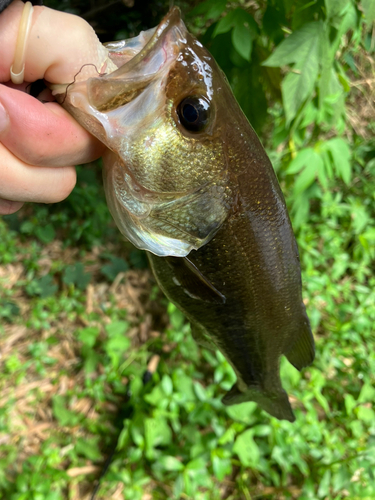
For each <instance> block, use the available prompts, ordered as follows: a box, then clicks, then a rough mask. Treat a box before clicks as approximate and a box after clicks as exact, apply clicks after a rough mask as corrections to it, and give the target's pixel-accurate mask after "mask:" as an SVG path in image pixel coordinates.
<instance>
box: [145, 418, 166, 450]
mask: <svg viewBox="0 0 375 500" xmlns="http://www.w3.org/2000/svg"><path fill="white" fill-rule="evenodd" d="M145 440H146V448H147V453H148V458H152V456H153V448H155V447H156V446H167V445H168V444H170V443H171V442H172V431H171V429H170V427H169V425H168V423H167V421H166V419H165V418H163V417H160V416H159V417H158V418H146V419H145Z"/></svg>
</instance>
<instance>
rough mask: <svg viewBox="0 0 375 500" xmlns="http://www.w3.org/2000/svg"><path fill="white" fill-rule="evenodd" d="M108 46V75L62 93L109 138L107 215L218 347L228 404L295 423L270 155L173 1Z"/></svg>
mask: <svg viewBox="0 0 375 500" xmlns="http://www.w3.org/2000/svg"><path fill="white" fill-rule="evenodd" d="M109 51H110V52H109V54H110V59H111V61H110V63H111V64H112V65H113V64H115V66H116V67H118V69H117V70H116V71H114V72H112V73H108V74H106V75H102V76H100V77H95V78H90V79H89V80H87V81H85V82H77V83H74V84H73V85H70V86H69V87H68V88H67V87H66V85H65V87H64V86H63V87H62V89H61V94H60V96H59V97H58V99H59V100H60V102H62V103H63V105H64V107H65V108H66V109H68V111H69V112H70V113H72V115H73V116H75V117H76V118H77V120H78V121H79V122H80V123H81V124H82V125H83V126H84V127H86V128H87V129H88V130H89V131H90V132H92V133H93V134H94V135H96V136H97V137H98V138H99V139H100V140H101V141H102V142H103V143H104V144H106V145H107V146H108V149H109V150H108V153H107V154H106V155H105V158H104V187H105V191H106V197H107V201H108V206H109V208H110V211H111V213H112V215H113V217H114V219H115V221H116V223H117V225H118V227H119V229H120V231H121V232H122V233H123V234H124V235H125V236H126V237H127V238H128V239H129V240H130V241H132V242H133V243H134V244H135V245H136V246H137V247H138V248H142V249H145V250H147V251H148V252H149V257H150V262H151V265H152V268H153V271H154V273H155V276H156V278H157V280H158V282H159V284H160V286H161V288H162V289H163V290H164V292H165V294H166V295H167V296H168V298H169V299H170V300H171V301H172V302H174V303H175V304H176V305H177V306H178V307H180V308H181V309H182V310H183V311H184V312H185V313H186V315H187V317H188V318H189V320H190V321H191V323H192V325H193V334H194V336H195V338H196V339H197V341H198V342H200V343H201V344H203V345H213V346H214V347H216V348H218V349H220V351H221V352H222V353H223V354H224V355H225V357H226V358H227V359H228V361H229V362H230V364H231V365H232V367H233V368H234V370H235V372H236V374H237V383H236V384H235V386H234V387H233V388H232V389H231V390H230V391H229V392H228V394H227V395H226V396H225V397H224V402H225V403H226V404H233V403H240V402H243V401H256V402H257V403H258V404H259V405H260V406H261V407H262V408H263V409H265V410H266V411H268V412H269V413H270V414H271V415H274V416H275V417H277V418H285V419H287V420H293V418H294V416H293V412H292V410H291V407H290V404H289V400H288V397H287V395H286V393H285V392H284V390H283V389H282V386H281V382H280V376H279V366H280V358H281V356H282V355H285V356H287V358H288V359H289V361H290V362H291V363H292V364H293V365H294V366H296V367H297V368H298V369H301V368H303V367H304V366H306V365H308V364H309V363H311V361H312V360H313V357H314V343H313V339H312V335H311V330H310V326H309V321H308V318H307V315H306V311H305V306H304V304H303V302H302V295H301V272H300V264H299V258H298V250H297V245H296V242H295V238H294V235H293V231H292V228H291V224H290V220H289V216H288V213H287V210H286V206H285V202H284V198H283V195H282V193H281V190H280V187H279V185H278V182H277V179H276V176H275V173H274V171H273V169H272V166H271V164H270V161H269V159H268V157H267V155H266V153H265V151H264V149H263V147H262V146H261V144H260V142H259V139H258V137H257V136H256V134H255V132H254V131H253V129H252V128H251V126H250V124H249V123H248V121H247V119H246V118H245V116H244V114H243V113H242V111H241V109H240V107H239V106H238V104H237V102H236V100H235V99H234V97H233V94H232V91H231V89H230V87H229V84H228V82H227V80H226V78H225V76H224V74H223V73H222V71H221V70H220V69H219V68H218V66H217V65H216V63H215V61H214V60H213V58H212V56H211V55H210V54H209V52H208V51H207V50H206V49H205V48H204V47H203V46H202V45H201V44H200V43H199V42H198V41H197V40H196V39H195V38H194V37H193V36H192V35H190V34H189V33H188V31H187V30H186V27H185V25H184V24H183V22H182V21H181V19H180V14H179V10H178V9H176V8H174V9H172V10H171V11H170V13H169V14H168V15H167V16H166V17H165V18H164V19H163V21H162V22H161V23H160V25H159V26H158V27H157V28H156V29H155V30H150V31H148V32H146V33H143V34H141V35H140V36H139V37H137V39H135V40H130V41H122V42H118V43H115V44H112V45H110V46H109ZM108 64H109V63H108ZM108 67H110V64H109V65H108Z"/></svg>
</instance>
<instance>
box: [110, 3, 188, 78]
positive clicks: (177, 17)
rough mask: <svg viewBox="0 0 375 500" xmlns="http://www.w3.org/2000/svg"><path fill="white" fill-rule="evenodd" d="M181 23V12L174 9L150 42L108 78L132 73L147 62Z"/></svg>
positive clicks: (164, 19)
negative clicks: (170, 32) (142, 62)
mask: <svg viewBox="0 0 375 500" xmlns="http://www.w3.org/2000/svg"><path fill="white" fill-rule="evenodd" d="M180 22H181V11H180V9H179V8H178V7H172V9H171V10H170V11H169V12H168V14H167V15H166V16H165V17H164V18H163V19H162V20H161V22H160V23H159V25H158V27H157V28H156V30H155V33H154V34H153V35H152V37H151V38H150V40H149V41H148V42H147V43H146V45H145V46H144V47H143V48H142V49H141V51H140V52H138V54H136V55H135V56H134V57H133V58H132V59H130V61H128V62H127V63H125V64H124V65H123V66H121V67H120V68H119V69H118V70H117V71H115V72H113V73H110V74H109V75H108V77H109V78H110V77H116V74H117V73H120V72H121V74H123V73H124V72H125V71H126V72H128V71H131V70H132V69H133V68H134V67H135V66H137V65H138V64H139V63H140V62H141V61H144V60H147V57H148V55H149V54H150V53H151V52H152V51H153V50H154V49H155V48H156V47H157V46H158V44H159V42H160V40H163V39H164V38H165V36H166V34H167V33H168V32H169V31H170V30H171V29H172V28H173V27H174V26H177V25H178V24H179V23H180Z"/></svg>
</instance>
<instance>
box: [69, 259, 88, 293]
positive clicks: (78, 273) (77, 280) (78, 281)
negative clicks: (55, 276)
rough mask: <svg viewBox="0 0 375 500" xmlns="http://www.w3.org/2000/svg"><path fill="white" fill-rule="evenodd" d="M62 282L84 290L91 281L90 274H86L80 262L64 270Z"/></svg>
mask: <svg viewBox="0 0 375 500" xmlns="http://www.w3.org/2000/svg"><path fill="white" fill-rule="evenodd" d="M62 280H63V282H64V283H65V284H66V285H75V286H77V287H78V288H79V289H81V290H84V289H85V288H86V286H87V285H88V283H89V281H90V280H91V273H86V272H85V266H84V265H83V264H82V262H77V263H76V264H73V265H71V266H68V267H67V268H66V269H65V271H64V274H63V277H62Z"/></svg>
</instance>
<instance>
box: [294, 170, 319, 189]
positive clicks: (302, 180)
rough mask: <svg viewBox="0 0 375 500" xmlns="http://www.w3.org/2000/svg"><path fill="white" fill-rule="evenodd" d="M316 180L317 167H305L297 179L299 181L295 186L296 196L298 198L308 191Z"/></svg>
mask: <svg viewBox="0 0 375 500" xmlns="http://www.w3.org/2000/svg"><path fill="white" fill-rule="evenodd" d="M315 179H316V170H315V165H310V166H308V167H305V168H304V169H303V171H302V172H301V173H300V174H299V176H298V177H297V180H296V182H295V184H294V189H293V192H294V195H295V196H297V195H299V194H301V193H303V192H304V191H306V189H307V188H308V187H309V186H311V184H312V183H313V182H314V181H315Z"/></svg>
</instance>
